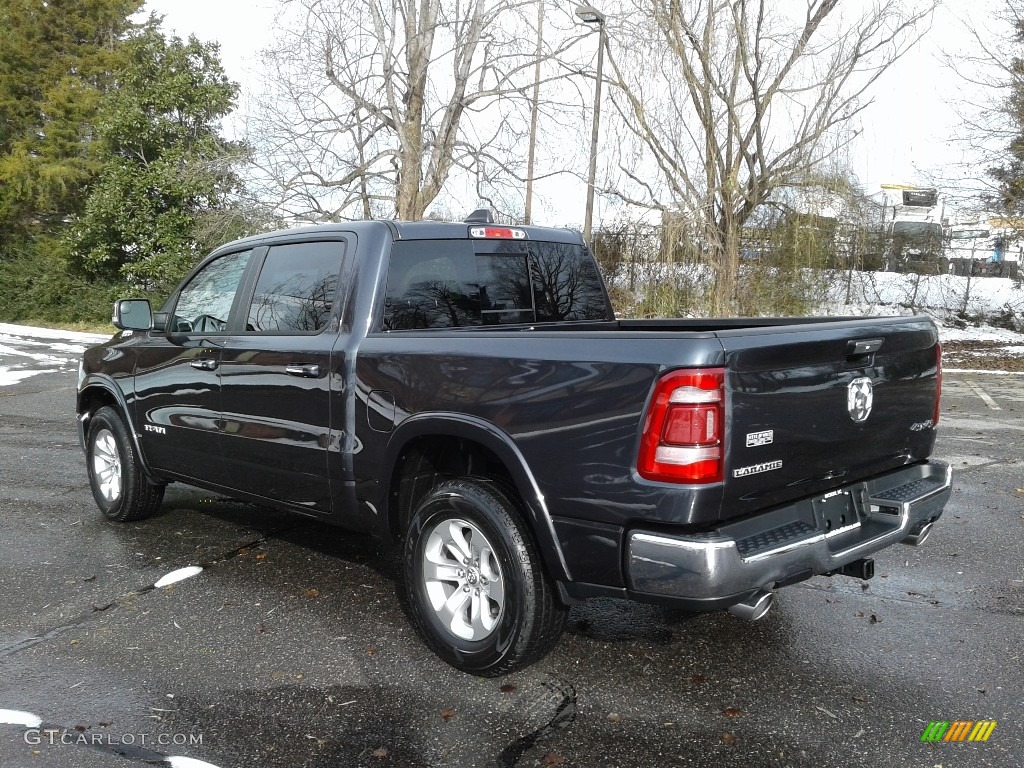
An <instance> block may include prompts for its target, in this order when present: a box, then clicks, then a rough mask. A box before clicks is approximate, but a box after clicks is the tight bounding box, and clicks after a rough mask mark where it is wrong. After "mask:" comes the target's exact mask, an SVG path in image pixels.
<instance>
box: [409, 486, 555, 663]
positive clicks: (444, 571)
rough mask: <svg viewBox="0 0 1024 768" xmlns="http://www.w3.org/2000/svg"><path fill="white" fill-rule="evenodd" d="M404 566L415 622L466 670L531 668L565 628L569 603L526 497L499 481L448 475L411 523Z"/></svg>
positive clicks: (441, 652) (444, 654) (448, 659)
mask: <svg viewBox="0 0 1024 768" xmlns="http://www.w3.org/2000/svg"><path fill="white" fill-rule="evenodd" d="M457 551H458V553H459V557H456V552H457ZM460 560H461V562H460ZM403 566H404V567H403V570H404V575H405V584H406V589H407V593H408V596H409V609H410V612H411V614H412V618H413V621H414V622H415V624H416V626H417V629H419V631H420V634H421V635H422V636H423V638H424V640H425V641H426V643H427V645H429V646H430V648H431V649H432V650H433V651H434V653H436V654H437V655H438V656H440V657H441V658H442V659H444V660H445V661H446V662H448V663H449V664H451V665H452V666H453V667H455V668H456V669H459V670H461V671H463V672H468V673H469V674H472V675H478V676H480V677H497V676H498V675H504V674H507V673H509V672H512V671H514V670H517V669H521V668H523V667H526V666H529V665H530V664H533V663H534V662H536V661H538V660H540V659H541V658H542V657H544V656H545V655H546V654H547V653H548V652H549V651H550V650H551V649H552V648H553V647H554V646H555V644H556V643H557V642H558V638H559V637H560V636H561V634H562V631H563V630H564V629H565V619H566V609H565V607H564V606H563V605H562V604H561V602H560V601H559V600H558V599H557V597H556V594H555V589H554V586H553V584H552V583H551V581H550V580H549V579H548V577H547V575H546V574H545V573H544V569H543V566H542V564H541V560H540V557H539V555H538V552H537V546H536V544H535V543H534V541H533V539H532V537H531V536H530V534H529V531H528V530H527V528H526V525H525V523H524V522H523V515H522V513H521V511H520V505H519V504H518V503H517V502H516V500H515V499H514V497H513V496H512V495H511V494H510V493H509V492H508V491H506V490H505V489H504V488H502V487H501V486H499V485H498V484H496V483H494V482H492V481H489V480H486V479H481V478H463V479H458V480H449V481H446V482H444V483H441V484H440V485H438V486H437V487H436V488H434V489H433V490H432V491H431V492H430V493H429V494H427V496H426V497H424V499H423V501H422V502H421V503H420V504H419V506H418V507H417V509H416V511H415V512H414V513H413V516H412V520H411V521H410V523H409V529H408V535H407V536H406V540H405V555H404V559H403ZM425 566H426V570H425ZM495 585H497V588H496V586H495ZM461 594H465V597H463V598H462V599H461V600H460V598H459V596H460V595H461ZM449 606H451V607H450V608H449Z"/></svg>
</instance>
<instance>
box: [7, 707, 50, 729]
mask: <svg viewBox="0 0 1024 768" xmlns="http://www.w3.org/2000/svg"><path fill="white" fill-rule="evenodd" d="M0 724H3V725H20V726H22V727H23V728H38V727H39V726H40V725H42V724H43V721H42V720H40V719H39V718H38V717H36V716H35V715H33V714H32V713H31V712H22V711H20V710H17V709H0Z"/></svg>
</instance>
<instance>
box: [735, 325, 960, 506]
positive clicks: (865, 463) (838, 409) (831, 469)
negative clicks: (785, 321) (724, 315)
mask: <svg viewBox="0 0 1024 768" xmlns="http://www.w3.org/2000/svg"><path fill="white" fill-rule="evenodd" d="M718 337H719V339H720V340H721V343H722V345H723V347H724V349H725V355H726V366H725V367H726V377H727V379H726V397H727V408H726V413H727V414H728V416H727V432H726V434H727V438H726V440H727V446H726V455H725V494H724V497H723V504H722V514H721V517H722V519H727V518H736V517H742V516H745V515H749V514H752V513H754V512H757V511H760V510H763V509H767V508H770V507H772V506H775V505H779V504H783V503H785V502H788V501H793V500H795V499H799V498H804V497H807V496H810V495H813V494H816V493H821V492H824V491H827V490H829V489H831V488H835V487H836V486H837V485H840V484H844V483H849V482H855V481H857V480H861V479H864V478H868V477H871V476H873V475H876V474H878V473H881V472H885V471H887V470H890V469H894V468H896V467H900V466H904V465H907V464H912V463H915V462H918V461H922V460H924V459H925V458H927V457H928V455H929V454H930V453H931V451H932V448H933V447H934V443H935V423H934V420H935V418H936V416H937V409H936V401H937V396H938V383H939V380H940V379H939V376H940V364H939V357H938V334H937V332H936V329H935V326H934V324H933V323H932V322H931V321H930V320H929V319H927V318H875V319H869V320H858V321H855V322H846V321H840V322H835V323H825V324H815V325H814V326H799V325H797V326H791V327H788V328H787V327H783V328H780V327H779V326H775V327H770V328H763V329H758V328H748V329H742V330H739V329H737V330H729V331H720V332H719V333H718Z"/></svg>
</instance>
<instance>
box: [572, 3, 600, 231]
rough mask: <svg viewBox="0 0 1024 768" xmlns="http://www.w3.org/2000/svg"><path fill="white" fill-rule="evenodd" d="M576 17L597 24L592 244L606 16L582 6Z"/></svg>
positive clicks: (589, 215) (589, 217) (588, 225)
mask: <svg viewBox="0 0 1024 768" xmlns="http://www.w3.org/2000/svg"><path fill="white" fill-rule="evenodd" d="M576 15H577V16H578V17H579V18H580V19H581V20H582V21H583V23H584V24H597V28H598V42H597V84H596V85H595V86H594V125H593V129H592V130H591V133H590V172H589V174H588V176H587V212H586V215H585V217H584V220H583V239H584V240H585V241H586V242H587V243H591V236H592V234H593V224H594V183H595V181H596V179H597V137H598V134H599V133H600V130H601V82H602V80H603V79H604V48H605V45H606V43H607V41H606V39H605V35H606V32H605V27H604V25H605V20H606V19H605V15H604V14H603V13H601V11H599V10H597V8H595V7H594V6H592V5H581V6H579V7H578V8H577V9H576Z"/></svg>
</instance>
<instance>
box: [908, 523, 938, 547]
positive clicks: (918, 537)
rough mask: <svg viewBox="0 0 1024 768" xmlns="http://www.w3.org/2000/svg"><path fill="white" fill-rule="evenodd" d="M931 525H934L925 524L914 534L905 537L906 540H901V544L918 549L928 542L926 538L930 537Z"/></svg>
mask: <svg viewBox="0 0 1024 768" xmlns="http://www.w3.org/2000/svg"><path fill="white" fill-rule="evenodd" d="M933 525H935V523H931V522H929V523H925V524H924V525H922V526H921V527H920V528H918V529H917V530H916V531H915V532H914V533H912V534H910V535H909V536H907V538H905V539H904V540H903V543H904V544H909V545H910V546H912V547H920V546H921V545H922V544H924V543H925V542H926V541H927V540H928V537H929V536H931V533H932V526H933Z"/></svg>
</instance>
